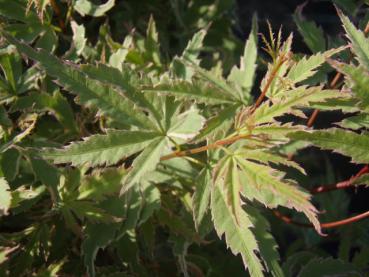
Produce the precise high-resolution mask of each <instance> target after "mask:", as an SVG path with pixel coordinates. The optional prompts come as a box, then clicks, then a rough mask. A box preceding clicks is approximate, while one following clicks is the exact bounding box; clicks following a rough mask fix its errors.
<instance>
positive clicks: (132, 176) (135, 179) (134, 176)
mask: <svg viewBox="0 0 369 277" xmlns="http://www.w3.org/2000/svg"><path fill="white" fill-rule="evenodd" d="M167 145H168V142H167V138H165V137H159V138H157V139H155V140H154V141H152V142H151V143H150V144H149V145H148V146H147V147H146V148H145V149H144V151H142V153H141V154H140V155H139V156H138V157H137V158H136V159H135V160H134V162H133V164H132V168H131V170H130V171H129V173H128V174H127V176H126V178H125V180H124V182H123V187H122V190H121V194H124V193H125V192H127V191H128V190H129V189H130V188H131V187H132V186H134V185H135V184H136V183H139V182H140V180H141V178H142V177H143V176H144V175H145V174H147V173H149V172H151V171H153V170H154V169H155V168H156V166H157V164H158V163H159V161H160V157H161V156H162V155H163V154H164V153H165V152H166V149H165V148H166V147H167Z"/></svg>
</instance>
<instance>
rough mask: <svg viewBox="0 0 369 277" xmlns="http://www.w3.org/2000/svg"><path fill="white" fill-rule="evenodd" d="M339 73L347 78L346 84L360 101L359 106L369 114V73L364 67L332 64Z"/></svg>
mask: <svg viewBox="0 0 369 277" xmlns="http://www.w3.org/2000/svg"><path fill="white" fill-rule="evenodd" d="M331 64H332V65H333V66H334V67H335V68H336V69H337V71H339V72H341V73H343V74H344V75H345V76H346V83H347V85H348V86H349V88H350V89H351V90H352V92H353V94H354V95H355V96H356V97H357V99H358V100H359V101H360V102H359V106H360V107H361V108H362V109H365V110H367V111H368V112H369V93H368V87H369V72H368V70H366V69H364V68H363V67H360V66H359V67H354V66H351V65H347V64H343V63H338V62H333V61H332V62H331Z"/></svg>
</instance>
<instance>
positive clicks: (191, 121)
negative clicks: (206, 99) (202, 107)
mask: <svg viewBox="0 0 369 277" xmlns="http://www.w3.org/2000/svg"><path fill="white" fill-rule="evenodd" d="M171 120H172V122H171V126H170V128H169V130H168V131H167V136H169V137H170V138H171V139H172V140H173V141H175V142H176V143H177V144H182V143H184V142H187V141H189V140H191V139H193V138H194V137H195V136H196V135H197V134H198V133H199V131H200V130H201V128H202V127H203V125H204V123H205V118H204V117H202V116H201V115H200V114H199V110H198V109H196V108H194V107H193V106H191V108H190V109H188V110H187V111H185V112H183V113H181V114H179V115H177V116H175V117H174V118H171Z"/></svg>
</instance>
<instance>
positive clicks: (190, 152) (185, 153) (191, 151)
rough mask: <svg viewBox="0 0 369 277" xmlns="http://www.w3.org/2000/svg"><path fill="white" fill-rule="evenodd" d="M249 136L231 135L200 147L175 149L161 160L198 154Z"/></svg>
mask: <svg viewBox="0 0 369 277" xmlns="http://www.w3.org/2000/svg"><path fill="white" fill-rule="evenodd" d="M248 137H250V135H237V136H234V137H230V138H228V139H221V140H218V141H216V142H214V143H212V144H209V145H205V146H201V147H198V148H194V149H189V150H183V151H175V152H173V153H171V154H169V155H166V156H163V157H161V158H160V160H161V161H166V160H169V159H173V158H177V157H183V156H188V155H193V154H197V153H200V152H204V151H207V150H209V149H215V148H218V147H220V146H223V145H228V144H232V143H234V142H236V141H237V140H240V139H243V138H248Z"/></svg>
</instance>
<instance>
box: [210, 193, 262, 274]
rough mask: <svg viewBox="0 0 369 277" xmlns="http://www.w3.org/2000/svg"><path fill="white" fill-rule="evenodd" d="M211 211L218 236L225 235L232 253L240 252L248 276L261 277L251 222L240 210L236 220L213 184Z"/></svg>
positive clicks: (224, 198)
mask: <svg viewBox="0 0 369 277" xmlns="http://www.w3.org/2000/svg"><path fill="white" fill-rule="evenodd" d="M211 213H212V217H213V222H214V227H215V230H216V231H217V234H218V236H219V237H221V236H222V235H223V234H224V235H225V241H226V244H227V246H228V247H229V248H230V249H231V251H232V253H233V254H234V255H237V254H241V256H242V260H243V263H244V266H245V267H246V268H248V270H249V273H250V276H253V277H263V276H264V274H263V266H262V264H261V261H260V260H259V258H258V257H257V255H256V252H257V251H258V243H257V241H256V238H255V236H254V234H253V233H252V232H251V230H250V228H252V226H253V224H252V222H251V221H250V219H249V218H248V215H247V214H246V213H245V212H244V211H241V213H240V214H239V221H238V222H237V221H236V219H235V217H234V215H233V212H232V210H231V208H230V207H229V205H228V204H227V196H226V195H225V194H224V193H223V191H222V189H221V187H220V186H213V188H212V191H211Z"/></svg>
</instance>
